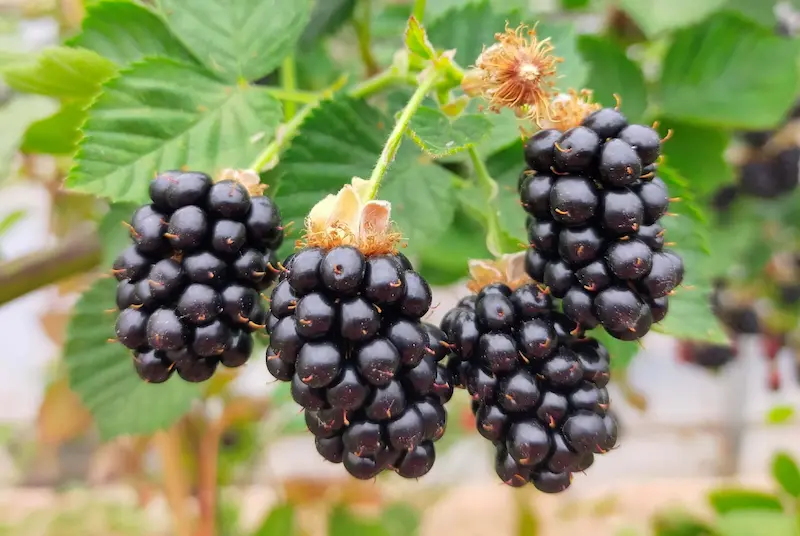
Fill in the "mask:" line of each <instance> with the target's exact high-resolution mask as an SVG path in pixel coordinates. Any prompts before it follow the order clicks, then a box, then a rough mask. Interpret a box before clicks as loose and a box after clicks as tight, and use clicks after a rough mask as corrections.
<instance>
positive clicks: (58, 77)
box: [2, 47, 117, 99]
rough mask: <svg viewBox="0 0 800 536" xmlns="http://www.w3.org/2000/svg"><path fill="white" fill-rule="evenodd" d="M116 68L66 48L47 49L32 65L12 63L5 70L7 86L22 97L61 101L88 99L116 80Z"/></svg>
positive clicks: (89, 53)
mask: <svg viewBox="0 0 800 536" xmlns="http://www.w3.org/2000/svg"><path fill="white" fill-rule="evenodd" d="M116 70H117V69H116V66H115V65H114V63H113V62H111V61H110V60H107V59H106V58H104V57H102V56H100V55H99V54H96V53H94V52H92V51H91V50H83V49H76V48H67V47H53V48H48V49H45V50H43V51H42V52H41V54H39V55H38V56H37V57H36V60H35V61H33V62H30V63H27V62H26V63H13V64H11V65H9V66H7V67H5V68H3V70H2V74H3V78H4V79H5V82H6V84H8V85H9V86H10V87H11V88H13V89H15V90H17V91H20V92H23V93H35V94H37V95H46V96H48V97H56V98H61V99H87V98H92V97H94V96H95V95H96V94H97V91H98V90H99V89H100V86H101V84H102V83H103V82H105V81H106V80H108V79H109V78H111V77H112V76H114V74H115V73H116Z"/></svg>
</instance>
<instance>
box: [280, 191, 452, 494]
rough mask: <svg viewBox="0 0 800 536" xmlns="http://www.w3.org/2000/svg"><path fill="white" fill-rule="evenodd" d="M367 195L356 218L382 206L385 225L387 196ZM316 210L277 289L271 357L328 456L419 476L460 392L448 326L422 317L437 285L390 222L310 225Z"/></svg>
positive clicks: (350, 466)
mask: <svg viewBox="0 0 800 536" xmlns="http://www.w3.org/2000/svg"><path fill="white" fill-rule="evenodd" d="M354 185H355V182H354ZM355 192H356V190H355V188H352V187H351V186H350V185H347V186H346V187H345V188H344V189H343V190H342V191H341V192H340V193H339V194H338V199H342V198H343V197H348V196H350V202H351V206H352V205H360V204H362V203H363V202H362V201H361V200H360V199H353V197H354V196H355V195H356V193H355ZM364 205H365V208H364V211H363V212H362V213H361V214H356V215H355V217H356V218H358V217H361V216H362V215H363V217H364V218H369V217H372V215H374V214H375V213H376V212H379V211H380V210H381V209H382V208H383V207H385V208H386V210H385V214H384V216H383V217H385V218H386V221H384V223H386V224H388V204H383V202H379V201H367V202H366V203H364ZM373 209H374V210H373ZM315 210H316V209H315ZM314 216H315V211H314V210H312V213H311V216H310V217H309V219H308V220H307V221H306V234H305V238H304V243H303V242H301V243H300V244H299V247H298V249H297V250H296V251H295V253H293V254H292V255H291V256H290V258H288V259H286V260H285V261H284V263H283V265H282V266H283V273H281V274H280V276H279V281H278V284H277V285H276V286H275V288H274V289H273V291H272V296H271V300H270V304H271V315H270V319H269V321H268V323H267V324H268V331H269V332H270V335H271V338H270V346H269V348H268V350H267V366H268V368H269V369H270V371H271V372H272V373H273V375H274V376H275V377H276V378H277V379H279V380H281V381H286V382H291V394H292V397H293V399H294V400H295V402H297V403H298V404H299V405H300V406H302V407H303V408H304V411H305V419H306V424H307V425H308V429H309V430H310V431H311V433H312V434H313V435H314V437H315V442H316V447H317V451H318V452H319V453H320V455H322V456H323V457H324V458H325V459H326V460H328V461H330V462H333V463H341V464H343V466H344V468H345V470H346V471H347V472H348V473H350V474H351V475H352V476H353V477H355V478H359V479H371V478H373V477H375V476H377V475H378V474H379V473H381V472H383V471H385V470H393V471H395V472H396V473H397V474H399V475H400V476H401V477H404V478H419V477H422V476H423V475H425V474H426V473H427V472H428V471H430V469H431V467H432V466H433V463H434V461H435V449H434V442H436V441H438V440H439V439H440V438H441V437H442V434H443V433H444V430H445V426H446V422H447V413H446V411H445V408H444V404H445V403H446V402H447V401H448V400H449V399H450V397H451V396H452V394H453V382H452V379H451V374H450V372H449V371H448V369H447V368H446V366H445V362H444V361H443V360H444V359H445V357H447V355H448V354H449V349H448V348H449V345H448V344H447V342H446V340H445V336H444V333H443V332H442V331H441V330H440V329H439V328H438V327H436V326H434V325H431V324H427V323H425V322H423V321H422V318H423V317H424V316H425V315H426V314H427V313H428V310H429V308H430V305H431V299H432V296H431V290H430V287H429V286H428V283H427V282H426V281H425V279H424V278H423V277H422V276H421V275H419V274H418V273H417V272H415V271H414V270H413V267H412V266H411V263H410V262H409V261H408V259H406V258H405V257H404V256H403V255H401V254H399V253H397V252H396V249H395V248H396V245H397V240H398V238H399V237H398V236H397V235H396V234H395V233H391V232H389V231H388V228H387V227H386V226H385V225H383V224H380V222H367V223H366V224H365V225H359V226H358V227H359V228H361V229H362V230H363V229H373V231H371V234H366V235H365V234H359V233H351V232H350V231H349V227H348V228H347V229H345V228H344V227H345V226H346V225H347V223H346V222H343V221H338V222H333V223H331V222H329V221H326V222H325V223H324V224H323V225H321V226H320V227H319V228H315V227H314V223H315V220H314ZM351 221H352V220H351ZM315 229H317V230H315ZM375 229H383V230H380V231H378V232H375Z"/></svg>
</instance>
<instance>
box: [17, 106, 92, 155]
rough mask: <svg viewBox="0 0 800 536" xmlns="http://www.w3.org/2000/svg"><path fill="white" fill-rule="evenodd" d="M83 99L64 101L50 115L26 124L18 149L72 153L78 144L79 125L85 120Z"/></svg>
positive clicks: (36, 152) (46, 152)
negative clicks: (57, 109)
mask: <svg viewBox="0 0 800 536" xmlns="http://www.w3.org/2000/svg"><path fill="white" fill-rule="evenodd" d="M85 106H86V103H84V102H83V101H73V102H65V103H64V104H63V105H62V106H61V109H60V110H59V111H57V112H56V113H55V114H53V115H51V116H50V117H46V118H45V119H40V120H39V121H35V122H33V123H31V124H30V125H29V126H28V129H27V130H26V131H25V135H24V137H23V138H22V144H21V145H20V150H21V151H22V152H23V153H28V154H58V155H61V154H63V155H66V154H72V153H73V151H75V149H76V148H77V146H78V141H80V138H81V133H80V131H79V128H80V126H81V125H82V124H83V122H84V121H85V120H86V112H85V110H84V107H85Z"/></svg>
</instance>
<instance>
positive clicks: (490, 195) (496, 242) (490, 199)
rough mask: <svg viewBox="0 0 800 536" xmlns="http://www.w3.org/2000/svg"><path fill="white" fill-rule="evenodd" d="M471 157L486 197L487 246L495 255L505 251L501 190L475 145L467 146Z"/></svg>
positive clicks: (479, 183)
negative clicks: (500, 208) (499, 202)
mask: <svg viewBox="0 0 800 536" xmlns="http://www.w3.org/2000/svg"><path fill="white" fill-rule="evenodd" d="M467 153H468V154H469V159H470V161H471V162H472V167H473V168H474V171H475V179H476V182H477V183H478V187H479V188H480V189H481V191H482V192H483V195H484V196H485V197H486V203H487V204H488V210H487V212H486V220H487V221H486V248H487V249H488V250H489V252H490V253H491V254H492V255H494V256H495V257H497V256H500V255H501V254H502V253H503V245H502V238H501V231H500V219H499V217H498V216H499V212H500V211H499V209H498V208H497V194H498V192H499V190H500V188H499V186H498V185H497V181H495V180H494V179H493V178H492V176H491V174H490V173H489V169H488V168H487V167H486V163H485V162H484V161H483V159H482V158H481V157H480V155H479V154H478V151H477V150H476V149H475V146H474V145H470V146H469V147H468V148H467Z"/></svg>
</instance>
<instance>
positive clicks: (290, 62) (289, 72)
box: [281, 54, 297, 121]
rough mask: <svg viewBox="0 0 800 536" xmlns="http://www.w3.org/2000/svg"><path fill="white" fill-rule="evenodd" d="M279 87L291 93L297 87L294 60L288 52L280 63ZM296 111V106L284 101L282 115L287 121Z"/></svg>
mask: <svg viewBox="0 0 800 536" xmlns="http://www.w3.org/2000/svg"><path fill="white" fill-rule="evenodd" d="M281 88H283V90H284V91H286V92H287V93H292V92H294V91H295V90H296V89H297V65H296V64H295V62H294V55H293V54H289V55H288V56H286V59H284V60H283V63H282V64H281ZM296 111H297V106H295V103H294V102H292V101H288V100H287V101H286V102H285V103H284V107H283V112H284V117H285V118H286V120H287V121H289V120H290V119H291V118H292V117H294V114H295V112H296Z"/></svg>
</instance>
